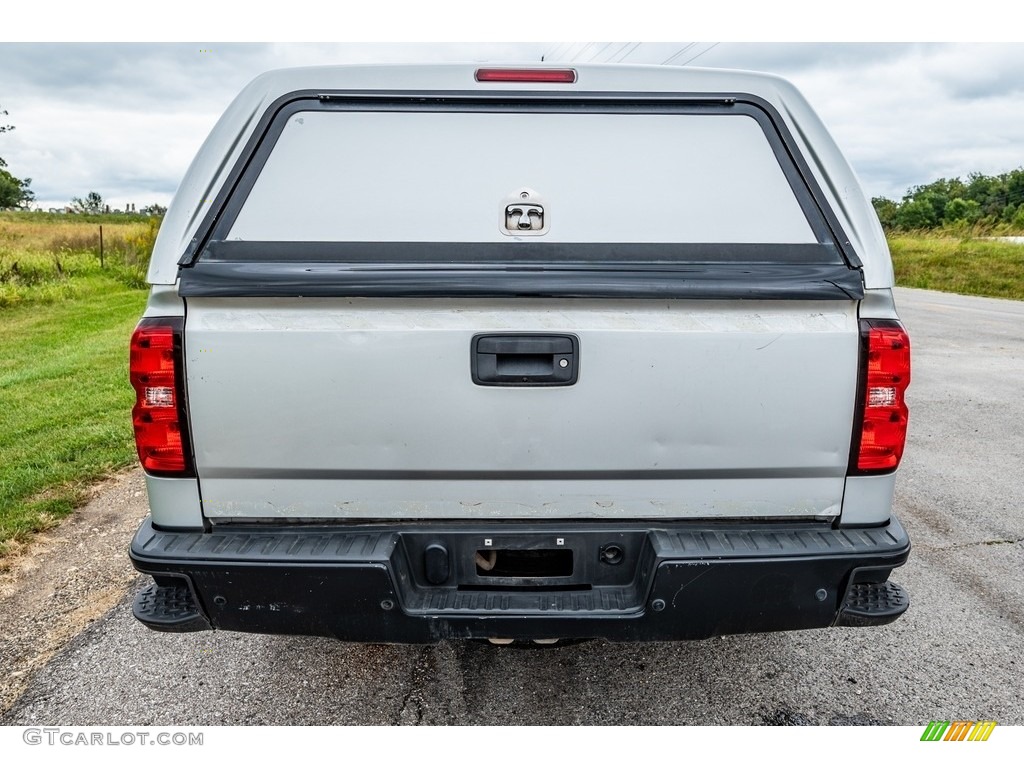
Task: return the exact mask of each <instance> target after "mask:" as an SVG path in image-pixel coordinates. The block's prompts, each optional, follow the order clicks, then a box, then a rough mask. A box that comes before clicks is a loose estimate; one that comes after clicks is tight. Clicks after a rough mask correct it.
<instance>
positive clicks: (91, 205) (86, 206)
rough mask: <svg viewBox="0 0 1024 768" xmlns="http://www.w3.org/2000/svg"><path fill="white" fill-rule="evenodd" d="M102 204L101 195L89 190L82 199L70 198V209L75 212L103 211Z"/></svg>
mask: <svg viewBox="0 0 1024 768" xmlns="http://www.w3.org/2000/svg"><path fill="white" fill-rule="evenodd" d="M103 205H104V203H103V195H101V194H100V193H99V192H90V193H89V194H88V195H86V196H85V199H84V200H83V199H82V198H80V197H73V198H71V210H72V211H74V212H75V213H103Z"/></svg>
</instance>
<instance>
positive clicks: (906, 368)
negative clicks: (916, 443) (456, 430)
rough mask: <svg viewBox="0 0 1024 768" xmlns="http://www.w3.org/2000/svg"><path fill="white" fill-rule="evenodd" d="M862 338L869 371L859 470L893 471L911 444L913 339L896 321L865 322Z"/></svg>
mask: <svg viewBox="0 0 1024 768" xmlns="http://www.w3.org/2000/svg"><path fill="white" fill-rule="evenodd" d="M861 334H862V336H863V337H864V340H865V355H864V357H865V360H864V365H865V367H866V371H864V373H863V376H864V390H863V391H864V401H863V403H862V410H863V417H862V419H861V424H860V436H859V437H860V442H859V447H858V449H857V470H859V471H861V472H879V471H888V470H893V469H896V467H897V466H899V463H900V458H901V457H902V456H903V446H904V444H905V443H906V440H907V403H906V400H905V399H904V395H905V394H906V391H907V386H908V385H909V384H910V337H909V336H907V332H906V330H904V328H903V326H902V325H900V324H899V323H898V322H897V321H895V320H862V321H861Z"/></svg>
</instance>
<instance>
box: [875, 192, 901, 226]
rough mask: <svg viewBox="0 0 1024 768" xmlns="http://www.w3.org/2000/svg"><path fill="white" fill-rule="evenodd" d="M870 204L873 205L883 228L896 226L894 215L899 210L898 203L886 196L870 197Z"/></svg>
mask: <svg viewBox="0 0 1024 768" xmlns="http://www.w3.org/2000/svg"><path fill="white" fill-rule="evenodd" d="M871 205H873V206H874V207H875V213H876V214H877V215H878V221H879V222H880V223H881V225H882V226H883V227H884V228H885V229H892V228H893V227H895V226H896V215H897V214H898V213H899V211H900V204H899V203H897V202H896V201H895V200H890V199H889V198H887V197H872V198H871Z"/></svg>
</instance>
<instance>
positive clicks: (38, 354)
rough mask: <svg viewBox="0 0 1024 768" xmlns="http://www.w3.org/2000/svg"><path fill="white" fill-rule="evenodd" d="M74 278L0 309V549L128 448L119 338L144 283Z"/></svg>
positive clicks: (64, 505) (40, 525)
mask: <svg viewBox="0 0 1024 768" xmlns="http://www.w3.org/2000/svg"><path fill="white" fill-rule="evenodd" d="M76 288H77V294H78V295H77V296H75V297H74V298H71V299H68V300H65V301H62V302H60V303H59V304H28V305H25V306H19V307H17V308H14V309H9V310H4V311H0V403H2V406H0V556H3V554H5V553H6V551H7V550H8V549H9V548H10V545H11V540H14V541H24V540H25V539H26V537H27V536H28V535H29V534H31V533H33V532H36V531H39V530H43V529H45V528H47V527H49V526H51V525H52V524H53V523H55V522H56V521H57V520H59V519H60V518H62V517H64V516H65V515H67V514H68V513H70V512H71V511H72V510H73V509H74V508H75V507H76V506H77V505H78V504H79V503H80V502H81V501H82V499H83V489H84V488H86V486H87V484H88V483H89V482H90V481H93V480H97V479H99V478H101V477H103V476H105V475H108V474H109V473H111V472H112V471H113V470H115V469H118V468H120V467H123V466H125V465H128V464H130V463H131V462H132V461H133V460H134V458H135V454H134V444H133V438H132V428H131V421H130V419H131V416H130V411H131V405H132V401H133V392H132V389H131V386H130V385H129V384H128V338H129V336H130V335H131V331H132V328H133V327H134V325H135V323H136V322H137V320H138V318H139V316H140V315H141V313H142V310H143V308H144V306H145V301H146V293H145V291H141V290H138V289H134V288H129V287H127V286H125V285H124V284H123V283H121V282H119V281H117V280H115V279H112V278H109V277H103V276H98V277H88V278H83V279H82V280H81V281H80V284H79V285H78V286H76Z"/></svg>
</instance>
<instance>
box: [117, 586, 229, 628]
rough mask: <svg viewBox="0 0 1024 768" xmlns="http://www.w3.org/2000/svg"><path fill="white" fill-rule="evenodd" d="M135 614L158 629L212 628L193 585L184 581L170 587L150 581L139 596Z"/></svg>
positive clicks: (133, 610)
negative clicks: (204, 614) (199, 605)
mask: <svg viewBox="0 0 1024 768" xmlns="http://www.w3.org/2000/svg"><path fill="white" fill-rule="evenodd" d="M132 613H133V614H135V618H136V619H138V620H139V621H141V622H142V623H143V624H145V625H146V626H147V627H149V628H150V629H155V630H156V631H158V632H202V631H203V630H208V629H210V628H211V627H210V623H209V622H208V621H207V620H206V619H205V618H204V617H203V615H202V614H201V613H200V611H199V607H198V606H197V605H196V601H195V598H194V597H193V596H192V589H191V587H189V585H188V584H186V583H184V582H180V581H179V583H177V584H173V585H169V586H160V585H159V584H150V585H149V586H148V587H146V588H145V589H143V590H142V591H141V592H139V594H138V595H137V596H136V598H135V603H134V605H132Z"/></svg>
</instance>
